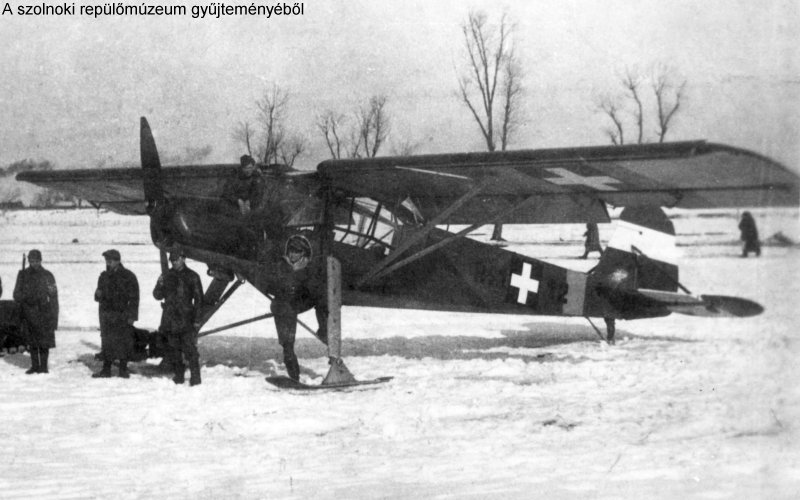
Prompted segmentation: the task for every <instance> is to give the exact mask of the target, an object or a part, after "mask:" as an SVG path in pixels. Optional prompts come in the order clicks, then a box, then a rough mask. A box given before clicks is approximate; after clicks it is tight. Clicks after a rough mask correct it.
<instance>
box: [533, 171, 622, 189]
mask: <svg viewBox="0 0 800 500" xmlns="http://www.w3.org/2000/svg"><path fill="white" fill-rule="evenodd" d="M545 170H547V171H548V172H550V173H553V174H556V175H558V176H559V177H545V178H544V180H546V181H547V182H551V183H553V184H559V185H562V186H563V185H576V184H577V185H581V186H588V187H590V188H594V189H597V190H598V191H616V190H617V188H615V187H612V186H609V185H608V183H609V182H616V183H621V182H622V181H619V180H617V179H615V178H613V177H609V176H607V175H590V176H588V177H584V176H582V175H579V174H576V173H575V172H570V171H569V170H567V169H566V168H546V169H545Z"/></svg>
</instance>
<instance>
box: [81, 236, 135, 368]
mask: <svg viewBox="0 0 800 500" xmlns="http://www.w3.org/2000/svg"><path fill="white" fill-rule="evenodd" d="M103 257H105V259H106V270H105V271H103V272H102V273H100V277H99V278H98V280H97V289H96V290H95V292H94V300H96V301H97V302H98V303H99V310H100V345H101V355H102V356H101V357H102V359H103V368H102V369H101V370H100V371H99V372H97V373H94V374H93V375H92V377H93V378H107V377H110V376H111V365H112V364H113V363H114V360H119V372H118V374H119V376H120V377H122V378H129V377H130V372H129V371H128V359H129V358H130V356H131V354H132V353H133V324H134V322H136V320H137V319H139V281H138V280H137V279H136V275H135V274H133V272H131V271H130V270H128V269H126V268H125V266H123V265H122V262H121V260H122V258H121V256H120V254H119V252H118V251H117V250H113V249H111V250H106V251H105V252H103Z"/></svg>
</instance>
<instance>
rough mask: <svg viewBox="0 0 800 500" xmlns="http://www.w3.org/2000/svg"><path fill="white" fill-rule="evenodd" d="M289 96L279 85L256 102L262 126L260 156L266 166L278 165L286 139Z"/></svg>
mask: <svg viewBox="0 0 800 500" xmlns="http://www.w3.org/2000/svg"><path fill="white" fill-rule="evenodd" d="M288 104H289V94H287V93H286V91H284V90H283V89H281V88H280V87H279V86H278V85H277V84H274V83H273V84H272V86H271V87H268V88H266V89H265V90H264V95H263V96H262V97H261V99H259V100H258V101H256V108H257V109H258V121H259V124H260V125H261V129H262V130H261V134H262V138H261V143H260V144H259V149H258V156H259V157H260V158H261V161H262V162H263V163H264V164H265V165H270V164H273V163H278V160H279V156H280V153H279V150H280V147H281V143H282V142H283V139H284V134H285V130H284V124H283V122H284V118H285V111H286V106H287V105H288Z"/></svg>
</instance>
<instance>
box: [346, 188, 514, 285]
mask: <svg viewBox="0 0 800 500" xmlns="http://www.w3.org/2000/svg"><path fill="white" fill-rule="evenodd" d="M490 181H491V180H490V179H485V180H484V181H483V182H481V183H479V184H477V185H475V186H473V187H472V189H470V190H469V191H467V192H466V193H465V194H464V195H463V196H461V198H459V199H457V200H456V201H454V202H453V204H452V205H450V206H449V207H447V208H446V209H444V210H443V211H442V212H441V213H439V214H438V215H437V216H436V217H434V218H433V219H431V220H430V221H429V222H428V223H427V224H425V226H424V227H423V228H422V231H420V232H419V233H417V234H415V235H414V236H413V237H411V238H409V239H408V240H406V241H404V242H403V243H402V244H400V245H399V246H398V247H397V248H395V250H394V251H393V252H392V253H390V254H389V255H387V256H386V258H384V259H383V260H382V261H380V262H378V263H377V264H375V266H373V267H372V269H370V270H369V271H367V273H366V274H365V275H364V276H363V277H362V278H361V279H360V280H358V283H356V288H361V287H362V286H364V284H365V283H367V282H369V281H372V280H373V279H375V277H376V275H377V274H378V273H380V272H381V271H383V270H384V269H386V268H387V267H389V265H390V264H391V263H392V262H394V261H395V260H397V258H398V257H400V254H402V253H403V252H405V251H406V250H408V249H409V248H411V247H412V246H414V245H416V244H417V243H419V242H420V241H422V240H423V239H425V237H427V236H428V234H429V233H430V232H431V231H433V230H434V229H435V228H436V226H438V225H439V224H441V223H443V222H444V221H445V220H447V218H448V217H450V216H451V215H452V214H453V212H455V211H456V210H458V209H459V208H461V206H462V205H464V203H466V202H468V201H469V200H471V199H472V198H474V197H475V196H477V195H478V193H480V192H481V190H482V189H483V188H484V187H486V186H487V185H488V184H489V183H490ZM515 208H516V207H515Z"/></svg>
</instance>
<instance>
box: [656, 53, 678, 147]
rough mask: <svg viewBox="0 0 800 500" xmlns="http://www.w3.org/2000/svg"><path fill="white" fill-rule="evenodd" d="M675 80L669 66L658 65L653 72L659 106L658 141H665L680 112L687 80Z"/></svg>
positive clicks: (657, 104)
mask: <svg viewBox="0 0 800 500" xmlns="http://www.w3.org/2000/svg"><path fill="white" fill-rule="evenodd" d="M673 80H674V76H673V72H672V71H671V70H670V69H669V68H668V67H667V66H664V65H658V66H657V67H656V69H655V71H654V74H653V94H654V95H655V98H656V106H657V107H658V142H664V137H665V136H666V135H667V131H668V130H669V124H670V121H672V118H673V117H674V116H675V113H677V112H678V109H679V108H680V106H681V99H682V98H683V92H684V90H685V89H686V80H683V81H682V82H680V83H674V82H673ZM670 96H672V98H671V99H670ZM670 101H671V102H670Z"/></svg>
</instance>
